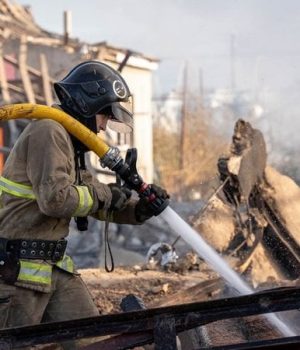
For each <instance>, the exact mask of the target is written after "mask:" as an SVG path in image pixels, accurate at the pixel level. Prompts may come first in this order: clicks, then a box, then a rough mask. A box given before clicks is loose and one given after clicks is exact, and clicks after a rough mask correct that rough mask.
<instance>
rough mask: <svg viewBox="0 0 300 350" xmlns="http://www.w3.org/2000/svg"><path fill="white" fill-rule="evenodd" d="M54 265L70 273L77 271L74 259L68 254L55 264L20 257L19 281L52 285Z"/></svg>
mask: <svg viewBox="0 0 300 350" xmlns="http://www.w3.org/2000/svg"><path fill="white" fill-rule="evenodd" d="M53 266H57V267H58V268H60V269H61V270H64V271H66V272H69V273H74V271H75V266H74V263H73V260H72V258H71V257H69V256H68V255H64V257H63V259H61V260H60V261H58V262H57V263H56V264H55V265H52V264H50V263H48V262H46V261H44V262H37V261H34V260H22V259H20V272H19V275H18V279H17V281H18V282H25V283H26V282H27V283H34V284H35V283H37V284H42V285H48V286H50V285H51V277H52V269H53Z"/></svg>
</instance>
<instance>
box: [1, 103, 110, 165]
mask: <svg viewBox="0 0 300 350" xmlns="http://www.w3.org/2000/svg"><path fill="white" fill-rule="evenodd" d="M22 118H25V119H52V120H55V121H57V122H58V123H60V124H61V125H62V126H63V127H64V128H65V129H66V130H67V131H68V132H69V133H70V134H72V135H73V136H75V137H76V138H77V139H78V140H80V141H81V142H82V143H83V144H84V145H85V146H86V147H88V149H90V150H91V151H94V152H95V153H96V154H97V155H98V156H99V157H100V158H103V156H104V155H105V154H106V153H107V152H108V150H109V146H108V145H107V144H106V143H105V142H104V141H103V140H101V139H100V138H99V137H98V136H97V135H96V134H95V133H93V132H92V131H91V130H89V129H88V128H87V127H85V126H84V125H82V124H81V123H80V122H78V121H77V120H76V119H74V118H73V117H71V116H70V115H68V114H67V113H65V112H63V111H61V110H59V109H57V108H53V107H48V106H43V105H36V104H31V103H21V104H13V105H6V106H3V107H0V120H1V121H8V120H11V119H22Z"/></svg>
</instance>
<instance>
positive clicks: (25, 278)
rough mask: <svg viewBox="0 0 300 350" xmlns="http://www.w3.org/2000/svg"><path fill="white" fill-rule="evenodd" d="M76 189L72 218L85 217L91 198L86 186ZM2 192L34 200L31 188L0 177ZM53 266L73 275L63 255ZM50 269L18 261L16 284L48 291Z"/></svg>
mask: <svg viewBox="0 0 300 350" xmlns="http://www.w3.org/2000/svg"><path fill="white" fill-rule="evenodd" d="M76 189H77V190H78V194H79V204H78V208H77V209H76V211H75V212H74V216H80V215H84V216H85V215H87V213H88V212H89V210H90V209H91V207H92V205H93V198H92V197H91V195H90V193H89V189H88V187H87V186H76ZM2 192H5V193H8V194H10V195H11V196H16V197H20V198H26V199H31V200H36V196H35V194H34V193H33V191H32V187H31V186H28V185H23V184H19V183H17V182H14V181H11V180H8V179H6V178H5V177H3V176H0V195H1V194H2ZM55 266H57V267H58V268H60V269H62V270H64V271H66V272H69V273H74V271H75V267H74V263H73V261H72V259H71V257H69V256H67V255H64V257H63V258H62V259H61V260H59V261H58V262H57V263H56V264H55ZM52 268H53V265H52V264H51V263H48V262H47V261H36V260H24V259H20V271H19V275H18V278H17V283H29V284H35V283H37V284H39V285H42V286H43V287H44V288H45V289H46V290H48V289H49V288H50V287H51V277H52Z"/></svg>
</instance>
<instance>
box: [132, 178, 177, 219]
mask: <svg viewBox="0 0 300 350" xmlns="http://www.w3.org/2000/svg"><path fill="white" fill-rule="evenodd" d="M150 186H151V189H152V191H153V193H154V194H155V195H156V196H157V197H160V198H161V199H168V198H170V196H169V194H168V192H167V191H166V190H164V189H163V188H161V187H159V186H157V185H153V184H152V185H150ZM154 214H155V210H154V208H153V207H152V206H151V203H150V202H149V200H148V198H146V197H143V198H140V200H139V201H138V202H137V204H136V206H135V217H136V220H137V221H138V222H144V221H146V220H148V219H150V218H151V217H152V216H153V215H154Z"/></svg>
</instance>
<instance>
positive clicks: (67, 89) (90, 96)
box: [54, 61, 133, 133]
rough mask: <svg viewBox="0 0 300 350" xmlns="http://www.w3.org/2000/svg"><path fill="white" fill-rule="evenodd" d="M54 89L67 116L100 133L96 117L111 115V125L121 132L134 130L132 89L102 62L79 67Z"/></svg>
mask: <svg viewBox="0 0 300 350" xmlns="http://www.w3.org/2000/svg"><path fill="white" fill-rule="evenodd" d="M54 89H55V92H56V94H57V97H58V99H59V101H60V103H61V107H62V109H63V110H65V111H66V112H67V113H69V114H71V115H72V116H73V117H75V118H76V119H78V120H79V121H80V122H82V123H83V124H85V125H86V126H88V127H89V128H90V129H91V130H93V131H94V132H97V130H96V118H95V116H96V114H98V113H101V114H106V115H110V116H111V117H112V118H111V119H110V120H109V121H108V126H109V127H110V128H111V129H113V130H115V131H118V132H125V133H126V132H130V131H132V124H133V120H132V115H133V114H132V101H131V93H130V91H129V88H128V86H127V84H126V82H125V80H124V79H123V78H122V76H121V75H120V74H119V73H118V72H117V71H116V70H114V69H113V68H111V67H109V66H108V65H106V64H104V63H102V62H98V61H87V62H83V63H81V64H79V65H77V66H76V67H75V68H73V69H72V70H71V71H70V73H69V74H68V75H67V76H66V77H65V78H64V79H62V80H61V81H59V82H57V83H55V84H54Z"/></svg>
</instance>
